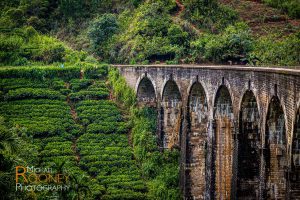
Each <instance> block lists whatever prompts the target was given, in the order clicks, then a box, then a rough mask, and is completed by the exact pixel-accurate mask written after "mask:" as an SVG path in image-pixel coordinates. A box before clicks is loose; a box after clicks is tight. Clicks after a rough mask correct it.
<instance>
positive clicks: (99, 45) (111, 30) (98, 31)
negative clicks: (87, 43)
mask: <svg viewBox="0 0 300 200" xmlns="http://www.w3.org/2000/svg"><path fill="white" fill-rule="evenodd" d="M118 29H119V25H118V22H117V18H116V16H115V15H113V14H104V15H102V16H101V17H97V18H96V19H95V20H94V21H93V22H92V23H91V25H90V27H89V31H88V36H89V38H90V40H91V44H92V48H93V50H94V51H97V54H98V55H101V54H103V53H104V52H103V51H104V49H105V48H104V47H105V46H106V45H107V44H108V41H109V39H110V38H112V36H113V35H114V34H116V33H117V32H118Z"/></svg>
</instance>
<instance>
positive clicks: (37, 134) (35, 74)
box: [0, 66, 148, 199]
mask: <svg viewBox="0 0 300 200" xmlns="http://www.w3.org/2000/svg"><path fill="white" fill-rule="evenodd" d="M53 68H54V67H49V68H47V67H44V68H43V69H39V68H9V69H3V70H2V69H1V70H0V77H1V80H0V89H1V93H0V95H1V97H0V99H1V102H0V113H1V115H2V116H3V117H4V119H5V125H6V126H7V127H12V128H13V129H14V131H15V132H16V133H17V134H18V137H20V138H23V141H22V142H24V144H25V143H26V148H25V147H24V149H23V150H24V151H21V152H20V155H19V157H20V159H21V160H22V163H24V164H23V165H24V166H36V167H50V168H52V169H54V170H56V171H63V172H64V173H68V174H69V175H70V177H71V183H70V189H69V190H68V191H62V192H56V193H55V194H54V193H53V192H48V193H47V192H45V191H42V192H30V193H28V192H27V193H26V192H23V193H21V194H18V196H19V198H21V199H23V198H24V199H25V198H29V199H47V198H48V197H49V195H56V196H59V197H60V198H61V199H73V198H76V199H83V198H84V199H146V198H147V191H148V188H147V185H146V182H145V181H144V180H143V179H142V177H141V172H140V169H139V168H138V165H137V163H136V160H135V159H134V155H133V150H132V147H131V146H130V145H129V142H128V135H127V133H128V132H129V126H128V123H127V122H126V121H125V120H124V118H123V114H122V113H121V112H120V110H119V109H118V107H117V105H116V103H115V102H113V101H112V100H109V96H110V95H109V94H110V91H109V89H108V87H107V83H106V74H107V66H101V67H98V68H97V67H91V68H86V69H81V68H80V67H68V68H65V69H61V68H58V69H57V70H55V69H53ZM95 75H96V76H95ZM25 149H26V151H25ZM15 164H17V165H20V162H19V163H15ZM7 187H8V186H7ZM9 190H11V188H8V191H9Z"/></svg>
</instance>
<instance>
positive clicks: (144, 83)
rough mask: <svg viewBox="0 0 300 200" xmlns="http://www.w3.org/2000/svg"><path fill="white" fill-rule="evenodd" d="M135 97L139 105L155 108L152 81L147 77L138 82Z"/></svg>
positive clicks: (154, 92) (155, 98) (154, 93)
mask: <svg viewBox="0 0 300 200" xmlns="http://www.w3.org/2000/svg"><path fill="white" fill-rule="evenodd" d="M136 95H137V98H138V102H139V103H142V104H146V105H150V106H156V100H157V97H156V91H155V88H154V85H153V83H152V81H151V80H150V79H149V78H148V77H147V76H144V77H143V78H142V79H141V80H140V82H139V84H138V86H137V92H136Z"/></svg>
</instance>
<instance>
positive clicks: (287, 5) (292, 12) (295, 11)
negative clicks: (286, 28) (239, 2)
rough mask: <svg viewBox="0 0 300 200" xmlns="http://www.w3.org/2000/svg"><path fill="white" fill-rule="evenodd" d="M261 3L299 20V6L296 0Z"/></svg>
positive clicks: (270, 0) (266, 0)
mask: <svg viewBox="0 0 300 200" xmlns="http://www.w3.org/2000/svg"><path fill="white" fill-rule="evenodd" d="M263 2H265V3H266V4H268V5H270V6H272V7H275V8H279V9H280V10H282V11H284V12H286V13H287V14H288V15H289V16H291V17H294V18H300V4H299V1H298V0H284V1H279V0H263Z"/></svg>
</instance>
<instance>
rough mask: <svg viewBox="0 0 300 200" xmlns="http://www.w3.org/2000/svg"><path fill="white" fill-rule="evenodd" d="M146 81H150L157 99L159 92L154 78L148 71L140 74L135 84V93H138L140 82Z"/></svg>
mask: <svg viewBox="0 0 300 200" xmlns="http://www.w3.org/2000/svg"><path fill="white" fill-rule="evenodd" d="M145 81H147V82H148V83H149V82H150V83H151V87H152V88H153V89H154V93H155V98H156V99H158V98H159V94H158V92H157V86H156V83H155V80H154V79H153V78H152V76H151V75H150V74H148V73H145V74H143V75H142V76H140V77H139V78H138V80H137V82H136V84H135V90H134V91H135V93H136V94H138V90H139V87H140V86H141V84H142V83H143V82H145Z"/></svg>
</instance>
